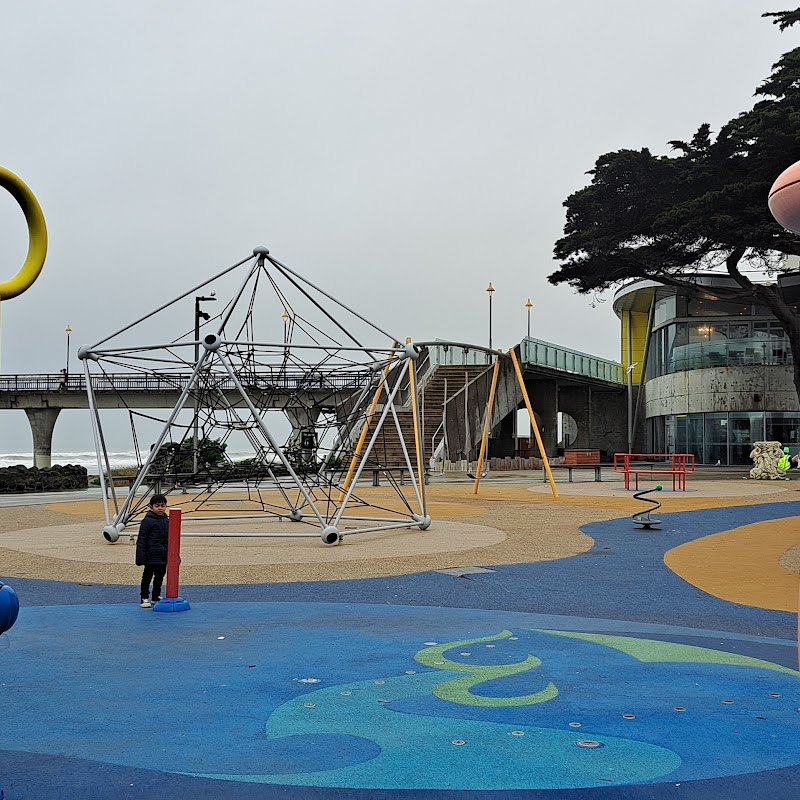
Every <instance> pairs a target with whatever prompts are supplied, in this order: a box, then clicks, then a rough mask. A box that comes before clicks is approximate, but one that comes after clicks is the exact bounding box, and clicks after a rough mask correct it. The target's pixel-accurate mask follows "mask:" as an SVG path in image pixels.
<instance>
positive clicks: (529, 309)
mask: <svg viewBox="0 0 800 800" xmlns="http://www.w3.org/2000/svg"><path fill="white" fill-rule="evenodd" d="M525 308H527V309H528V338H529V339H530V338H531V309H532V308H533V303H531V299H530V297H529V298H528V302H527V303H525Z"/></svg>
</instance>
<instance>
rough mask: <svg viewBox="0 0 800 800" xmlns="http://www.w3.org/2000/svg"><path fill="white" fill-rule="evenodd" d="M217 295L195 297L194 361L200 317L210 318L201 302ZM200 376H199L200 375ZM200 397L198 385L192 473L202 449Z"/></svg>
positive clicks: (198, 349)
mask: <svg viewBox="0 0 800 800" xmlns="http://www.w3.org/2000/svg"><path fill="white" fill-rule="evenodd" d="M216 299H217V298H216V297H195V298H194V363H195V364H196V363H197V360H198V359H199V358H200V319H201V317H202V318H203V319H205V320H207V319H210V318H211V317H210V315H209V314H206V312H205V311H201V310H200V303H202V302H210V301H212V300H216ZM198 378H199V376H198ZM199 413H200V398H199V396H198V394H197V387H195V393H194V426H193V427H194V430H193V437H194V438H193V439H192V475H197V454H198V452H199V450H200V440H199V436H200V421H199V419H198V416H199Z"/></svg>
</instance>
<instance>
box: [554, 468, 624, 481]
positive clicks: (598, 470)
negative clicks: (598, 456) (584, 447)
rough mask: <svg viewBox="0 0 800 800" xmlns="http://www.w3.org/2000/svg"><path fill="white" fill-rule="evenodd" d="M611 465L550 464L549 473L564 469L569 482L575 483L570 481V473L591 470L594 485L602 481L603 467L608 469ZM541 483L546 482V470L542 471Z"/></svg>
mask: <svg viewBox="0 0 800 800" xmlns="http://www.w3.org/2000/svg"><path fill="white" fill-rule="evenodd" d="M610 466H612V465H611V464H551V465H550V471H551V472H552V471H554V470H557V469H565V470H567V471H568V475H569V482H570V483H575V481H574V480H573V479H572V473H573V471H574V470H585V469H593V470H594V480H595V483H600V482H601V481H602V480H603V467H610ZM542 480H543V481H547V470H544V477H543V478H542Z"/></svg>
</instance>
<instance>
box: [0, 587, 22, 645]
mask: <svg viewBox="0 0 800 800" xmlns="http://www.w3.org/2000/svg"><path fill="white" fill-rule="evenodd" d="M18 614H19V598H18V597H17V593H16V592H15V591H14V590H13V589H12V588H11V587H10V586H9V585H8V584H4V583H3V582H2V581H0V635H2V634H4V633H5V632H6V631H7V630H9V629H10V628H11V627H13V625H14V623H15V622H16V621H17V615H18Z"/></svg>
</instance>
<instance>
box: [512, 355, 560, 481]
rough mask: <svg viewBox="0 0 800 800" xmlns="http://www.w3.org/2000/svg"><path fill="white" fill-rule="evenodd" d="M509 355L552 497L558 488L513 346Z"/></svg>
mask: <svg viewBox="0 0 800 800" xmlns="http://www.w3.org/2000/svg"><path fill="white" fill-rule="evenodd" d="M509 352H510V355H511V360H512V361H513V362H514V371H515V372H516V373H517V381H518V382H519V388H520V389H521V390H522V397H523V398H524V400H525V406H526V408H527V409H528V416H529V417H530V420H531V430H532V431H533V435H534V436H535V437H536V444H537V445H538V446H539V453H540V454H541V456H542V462H543V463H544V469H545V472H547V480H548V481H550V488H551V489H552V490H553V497H558V489H556V482H555V480H554V479H553V472H552V470H551V469H550V462H549V461H548V460H547V453H545V451H544V444H543V443H542V437H541V435H540V434H539V426H538V425H537V424H536V416H535V415H534V413H533V406H531V399H530V397H528V390H527V389H526V388H525V381H524V380H523V378H522V370H521V369H520V368H519V361H517V354H516V353H515V352H514V348H513V347H512V348H511V350H510V351H509Z"/></svg>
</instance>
